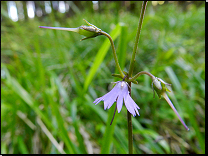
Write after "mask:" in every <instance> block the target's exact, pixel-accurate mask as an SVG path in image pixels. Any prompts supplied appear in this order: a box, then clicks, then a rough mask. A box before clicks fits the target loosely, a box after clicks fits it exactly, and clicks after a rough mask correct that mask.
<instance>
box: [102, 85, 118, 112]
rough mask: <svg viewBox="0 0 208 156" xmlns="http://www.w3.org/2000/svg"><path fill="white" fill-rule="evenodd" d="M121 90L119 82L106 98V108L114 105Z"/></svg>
mask: <svg viewBox="0 0 208 156" xmlns="http://www.w3.org/2000/svg"><path fill="white" fill-rule="evenodd" d="M119 92H120V88H119V87H118V84H116V85H115V87H114V88H113V89H112V90H111V91H110V92H109V93H108V95H107V96H106V97H105V99H104V109H106V108H108V109H109V108H110V107H111V106H112V105H113V103H114V102H115V101H116V99H117V97H118V95H119Z"/></svg>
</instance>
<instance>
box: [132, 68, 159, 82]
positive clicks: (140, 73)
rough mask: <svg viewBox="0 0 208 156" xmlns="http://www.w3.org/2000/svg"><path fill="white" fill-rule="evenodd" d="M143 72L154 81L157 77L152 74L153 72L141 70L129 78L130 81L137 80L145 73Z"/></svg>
mask: <svg viewBox="0 0 208 156" xmlns="http://www.w3.org/2000/svg"><path fill="white" fill-rule="evenodd" d="M143 74H146V75H148V76H149V77H151V79H152V81H153V80H154V78H155V76H154V75H152V74H151V73H149V72H146V71H141V72H139V73H137V74H136V75H135V76H134V77H132V78H130V79H129V82H132V81H134V80H136V79H137V78H138V77H139V76H140V75H143Z"/></svg>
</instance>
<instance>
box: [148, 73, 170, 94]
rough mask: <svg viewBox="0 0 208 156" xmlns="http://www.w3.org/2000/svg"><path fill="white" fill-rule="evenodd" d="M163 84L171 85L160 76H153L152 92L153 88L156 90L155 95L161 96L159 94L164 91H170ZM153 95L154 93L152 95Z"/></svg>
mask: <svg viewBox="0 0 208 156" xmlns="http://www.w3.org/2000/svg"><path fill="white" fill-rule="evenodd" d="M165 85H169V86H170V85H171V84H168V83H166V82H165V81H163V80H162V79H160V78H157V77H154V78H153V81H152V89H153V93H155V92H154V90H155V91H156V93H157V95H158V97H159V98H161V95H162V94H163V93H164V92H165V91H168V92H170V90H169V89H168V88H166V86H165ZM153 96H155V94H154V95H153Z"/></svg>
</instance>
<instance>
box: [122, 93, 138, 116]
mask: <svg viewBox="0 0 208 156" xmlns="http://www.w3.org/2000/svg"><path fill="white" fill-rule="evenodd" d="M124 101H125V105H126V108H127V110H128V111H129V112H130V113H131V114H132V115H133V116H136V113H137V114H138V115H139V112H138V110H137V109H140V108H139V106H137V104H136V103H135V102H134V100H133V99H132V98H131V96H130V95H129V94H127V95H126V96H125V97H124ZM135 111H136V113H135Z"/></svg>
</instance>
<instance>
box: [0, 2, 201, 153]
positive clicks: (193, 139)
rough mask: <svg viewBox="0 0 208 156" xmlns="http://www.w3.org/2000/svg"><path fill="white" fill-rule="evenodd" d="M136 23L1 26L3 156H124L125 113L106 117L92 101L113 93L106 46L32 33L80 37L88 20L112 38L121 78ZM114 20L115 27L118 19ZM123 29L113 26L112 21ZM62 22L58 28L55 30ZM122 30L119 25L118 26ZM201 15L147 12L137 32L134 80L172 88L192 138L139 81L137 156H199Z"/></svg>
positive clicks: (108, 19)
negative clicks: (162, 83) (114, 155)
mask: <svg viewBox="0 0 208 156" xmlns="http://www.w3.org/2000/svg"><path fill="white" fill-rule="evenodd" d="M139 13H140V11H138V14H137V15H132V14H130V13H128V12H120V13H119V16H118V17H114V16H112V14H111V13H106V14H99V13H94V14H90V13H88V12H83V13H81V14H78V15H75V16H73V17H70V18H68V19H63V20H62V21H63V22H58V21H54V20H51V19H53V17H50V18H49V17H46V18H45V19H44V20H43V21H39V20H38V19H32V20H29V21H27V22H24V21H23V22H16V23H14V22H8V21H7V23H6V22H2V24H1V29H2V31H1V85H2V86H1V151H2V153H3V154H6V153H15V154H16V153H21V154H23V153H92V152H93V153H118V154H120V153H128V142H127V136H128V135H127V119H126V116H127V115H126V108H125V107H123V108H122V111H121V112H120V113H116V115H115V119H114V122H113V124H112V125H111V126H110V125H109V124H110V121H111V119H112V115H113V111H114V109H115V104H114V105H113V107H112V108H110V109H109V110H104V109H103V102H101V103H99V104H98V105H96V106H95V105H94V104H93V101H94V99H95V98H97V97H100V96H103V95H104V94H106V93H107V92H108V91H109V90H110V89H112V87H113V86H112V85H111V82H113V81H118V80H119V79H115V78H114V77H112V76H111V74H112V73H118V72H117V71H115V63H114V60H113V55H112V50H111V47H110V42H109V41H108V40H107V39H106V38H105V37H104V36H98V37H96V38H93V39H88V40H84V41H81V42H80V39H81V38H82V36H80V35H78V34H76V33H73V32H67V31H56V30H47V29H40V28H38V26H40V25H42V26H44V25H45V26H61V27H78V26H80V25H83V24H85V22H84V21H83V20H82V19H86V20H87V21H89V22H90V23H92V24H94V25H96V26H97V27H98V28H101V29H102V30H104V31H106V32H107V33H109V34H111V35H112V38H113V40H114V43H115V47H116V49H117V53H118V58H119V62H120V63H121V67H122V70H125V71H127V70H128V69H129V64H130V59H131V54H132V51H133V45H134V41H135V35H136V30H137V26H138V22H139ZM117 18H119V20H118V19H117ZM117 20H118V21H119V23H116V21H117ZM60 21H61V20H60ZM121 22H122V23H124V24H125V25H123V24H121ZM204 38H205V7H204V5H202V6H201V7H199V8H196V7H195V6H194V5H191V6H190V7H189V9H188V10H187V11H182V10H181V9H180V8H179V7H177V6H176V5H174V4H168V5H161V6H158V7H157V9H155V8H153V7H152V6H151V4H148V5H147V10H146V13H145V17H144V22H143V25H142V30H141V36H140V42H139V45H138V50H137V54H136V62H135V68H134V69H135V70H134V73H133V75H134V74H136V73H137V72H139V71H142V70H145V71H149V72H151V73H152V74H153V75H155V76H157V77H160V78H162V79H163V80H164V81H166V82H168V83H171V84H172V90H171V92H170V93H169V94H168V95H169V97H170V99H171V100H172V102H173V104H174V105H175V107H176V109H177V110H178V112H179V114H180V115H181V116H182V118H183V119H184V121H185V123H186V124H187V125H188V127H189V128H190V131H189V132H187V131H186V130H185V128H184V127H183V125H182V124H181V123H180V121H179V120H178V118H177V117H176V115H175V114H174V112H173V111H172V109H171V108H170V107H169V105H168V104H167V103H166V101H165V100H164V99H163V98H162V99H159V98H158V97H157V96H156V97H155V98H153V93H152V89H151V79H150V78H149V77H148V76H140V77H139V78H138V79H137V80H138V82H139V83H138V85H135V84H133V85H132V98H133V99H134V100H135V102H136V103H137V104H138V106H139V107H140V111H139V112H140V116H137V117H134V118H133V121H132V122H133V134H134V137H133V139H134V153H158V154H162V153H170V144H169V142H168V136H170V138H171V151H172V153H197V154H199V153H205V40H204Z"/></svg>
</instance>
